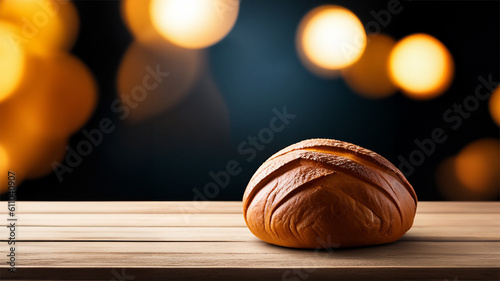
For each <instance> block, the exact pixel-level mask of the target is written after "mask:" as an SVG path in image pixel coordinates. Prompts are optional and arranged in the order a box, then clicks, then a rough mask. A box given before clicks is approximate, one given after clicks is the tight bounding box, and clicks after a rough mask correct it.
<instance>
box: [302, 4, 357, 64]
mask: <svg viewBox="0 0 500 281" xmlns="http://www.w3.org/2000/svg"><path fill="white" fill-rule="evenodd" d="M365 46H366V34H365V30H364V28H363V25H362V24H361V22H360V21H359V19H358V18H357V17H356V15H355V14H353V13H352V12H351V11H349V10H348V9H346V8H343V7H340V6H334V5H325V6H320V7H318V8H315V9H313V10H312V11H310V12H309V13H308V14H307V15H306V16H305V17H304V18H303V19H302V21H301V23H300V25H299V29H298V31H297V48H298V51H299V55H300V56H301V58H302V60H303V61H304V63H305V64H306V66H308V67H310V66H311V65H308V64H312V66H313V67H314V66H315V67H319V68H321V69H324V70H330V71H335V70H339V69H342V68H345V67H347V66H349V65H351V64H353V63H354V62H356V61H357V60H358V59H359V58H360V57H361V55H362V54H363V51H364V49H365Z"/></svg>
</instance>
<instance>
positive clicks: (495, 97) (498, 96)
mask: <svg viewBox="0 0 500 281" xmlns="http://www.w3.org/2000/svg"><path fill="white" fill-rule="evenodd" d="M489 108H490V114H491V118H493V121H495V123H497V125H498V126H500V87H497V88H496V89H495V91H493V93H492V94H491V97H490V101H489Z"/></svg>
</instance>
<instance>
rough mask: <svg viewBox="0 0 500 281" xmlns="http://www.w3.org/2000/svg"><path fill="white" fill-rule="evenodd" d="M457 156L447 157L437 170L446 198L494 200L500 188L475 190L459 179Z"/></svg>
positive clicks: (437, 181) (438, 182) (437, 182)
mask: <svg viewBox="0 0 500 281" xmlns="http://www.w3.org/2000/svg"><path fill="white" fill-rule="evenodd" d="M455 162H456V158H455V157H450V158H447V159H445V160H444V161H443V162H442V163H441V164H440V165H439V166H438V168H437V170H436V184H437V187H438V189H439V191H440V193H441V194H442V195H443V197H444V198H445V199H446V200H458V201H483V200H494V199H495V198H496V197H497V196H498V193H499V190H498V189H490V190H473V189H470V188H468V187H466V186H464V185H463V184H462V183H461V182H460V180H459V179H458V175H457V171H456V169H455Z"/></svg>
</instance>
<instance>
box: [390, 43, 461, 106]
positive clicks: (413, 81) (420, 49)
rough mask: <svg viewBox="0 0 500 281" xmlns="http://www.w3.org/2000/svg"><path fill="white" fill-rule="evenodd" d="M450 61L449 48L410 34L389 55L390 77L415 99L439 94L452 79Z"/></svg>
mask: <svg viewBox="0 0 500 281" xmlns="http://www.w3.org/2000/svg"><path fill="white" fill-rule="evenodd" d="M453 68H454V67H453V58H452V56H451V54H450V52H449V51H448V49H447V48H446V47H445V46H444V45H443V44H442V43H441V42H440V41H439V40H437V39H436V38H434V37H432V36H430V35H427V34H413V35H410V36H407V37H405V38H403V39H402V40H401V41H399V42H398V43H397V44H396V46H395V47H394V49H393V51H392V52H391V56H390V62H389V70H390V74H391V78H392V80H393V81H394V83H395V84H396V85H398V86H399V87H400V88H401V89H402V90H403V92H404V93H405V94H407V95H408V96H409V97H411V98H414V99H431V98H434V97H437V96H439V95H440V94H442V93H443V92H444V91H445V90H446V89H447V88H448V87H449V85H450V83H451V80H452V78H453V72H454V71H453Z"/></svg>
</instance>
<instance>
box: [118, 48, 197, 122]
mask: <svg viewBox="0 0 500 281" xmlns="http://www.w3.org/2000/svg"><path fill="white" fill-rule="evenodd" d="M203 57H204V53H203V51H202V50H192V49H185V48H181V47H179V46H176V45H173V44H172V43H169V42H164V43H163V44H162V45H154V46H145V45H142V44H140V43H138V42H134V43H132V45H131V46H130V47H129V48H128V50H127V51H126V53H125V55H124V57H123V59H122V62H121V65H120V67H119V70H118V76H117V77H118V78H117V88H118V93H119V96H120V99H121V101H122V106H123V108H126V110H125V109H122V110H121V111H120V114H126V115H124V116H126V118H127V121H133V122H135V121H140V120H144V119H147V118H150V117H153V116H155V115H157V114H159V113H162V112H165V111H167V110H169V109H171V108H172V107H174V106H175V105H177V104H178V103H179V102H181V101H182V100H183V99H184V97H185V96H186V95H187V94H188V92H189V89H190V88H191V87H192V86H193V84H194V83H195V80H196V77H197V75H198V73H199V70H200V67H201V65H202V63H203V60H204V59H203ZM157 70H158V71H159V72H161V73H165V74H162V76H161V77H159V76H158V75H156V76H153V75H152V73H156V72H157ZM147 77H149V78H147Z"/></svg>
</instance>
